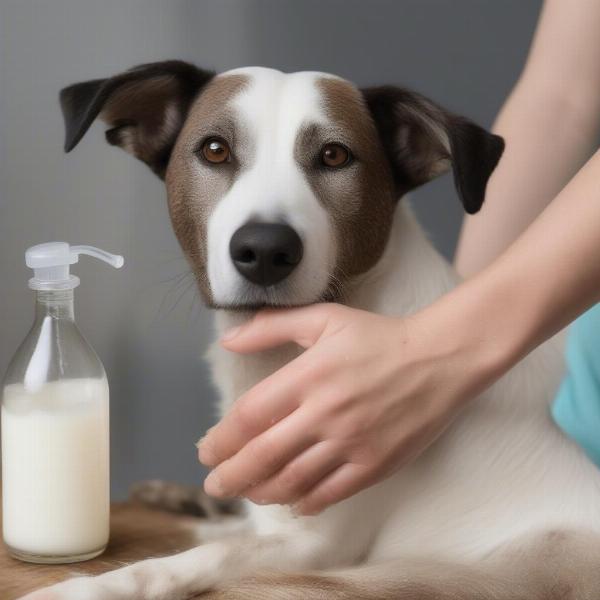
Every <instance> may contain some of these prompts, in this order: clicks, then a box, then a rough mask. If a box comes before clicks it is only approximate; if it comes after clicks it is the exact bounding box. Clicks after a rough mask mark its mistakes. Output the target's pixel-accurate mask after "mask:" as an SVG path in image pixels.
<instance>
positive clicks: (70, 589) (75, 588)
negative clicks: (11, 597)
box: [19, 577, 116, 600]
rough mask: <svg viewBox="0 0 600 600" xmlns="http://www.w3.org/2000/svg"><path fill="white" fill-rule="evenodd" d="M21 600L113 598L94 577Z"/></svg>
mask: <svg viewBox="0 0 600 600" xmlns="http://www.w3.org/2000/svg"><path fill="white" fill-rule="evenodd" d="M19 600H113V596H111V595H109V594H107V593H106V590H102V589H101V587H100V586H99V585H97V584H96V579H95V578H94V577H76V578H75V579H67V581H63V582H61V583H57V584H55V585H52V586H50V587H46V588H42V589H40V590H36V591H35V592H31V593H30V594H27V595H26V596H23V597H21V598H20V599H19ZM115 600H116V599H115Z"/></svg>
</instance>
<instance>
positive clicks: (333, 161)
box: [321, 144, 352, 169]
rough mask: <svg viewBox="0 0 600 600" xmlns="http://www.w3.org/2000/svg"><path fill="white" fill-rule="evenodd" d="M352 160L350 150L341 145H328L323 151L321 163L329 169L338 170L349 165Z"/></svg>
mask: <svg viewBox="0 0 600 600" xmlns="http://www.w3.org/2000/svg"><path fill="white" fill-rule="evenodd" d="M351 159H352V155H351V154H350V150H348V148H346V147H345V146H342V145H341V144H326V145H325V146H323V149H322V150H321V162H322V163H323V164H324V165H326V166H327V167H332V168H334V169H337V168H339V167H343V166H345V165H347V164H348V163H349V162H350V160H351Z"/></svg>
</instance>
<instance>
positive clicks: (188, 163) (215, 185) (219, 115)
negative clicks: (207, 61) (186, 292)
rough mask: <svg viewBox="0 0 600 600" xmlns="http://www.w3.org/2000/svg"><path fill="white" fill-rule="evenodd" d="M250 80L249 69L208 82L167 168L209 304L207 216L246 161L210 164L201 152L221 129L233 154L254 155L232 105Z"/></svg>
mask: <svg viewBox="0 0 600 600" xmlns="http://www.w3.org/2000/svg"><path fill="white" fill-rule="evenodd" d="M247 81H248V78H247V77H245V76H244V75H226V76H218V77H215V78H214V79H213V80H212V81H211V82H210V83H209V84H208V85H207V86H206V88H205V89H204V90H203V91H202V92H201V94H200V95H199V96H198V98H197V99H196V101H195V102H194V104H193V106H192V107H191V109H190V112H189V115H188V118H187V120H186V122H185V124H184V126H183V129H182V131H181V133H180V134H179V137H178V138H177V142H176V144H175V148H174V149H173V152H172V154H171V160H170V162H169V166H168V168H167V174H166V185H167V196H168V203H169V214H170V216H171V222H172V223H173V228H174V230H175V234H176V235H177V239H178V240H179V243H180V244H181V247H182V248H183V251H184V252H185V254H186V256H187V258H188V261H189V262H190V264H191V266H192V269H193V271H194V274H195V275H196V279H197V281H198V286H199V288H200V292H201V294H202V296H203V298H204V300H205V302H206V303H207V304H209V305H211V304H212V295H211V291H210V282H209V281H208V275H207V272H206V269H207V260H208V258H207V246H206V235H207V225H208V217H209V216H210V213H211V212H212V209H213V208H214V206H215V204H216V203H217V202H218V201H219V199H220V198H222V197H223V196H224V195H225V194H226V193H227V191H228V190H229V188H230V187H231V186H232V185H233V182H234V180H235V177H236V175H237V173H238V172H239V170H240V169H241V168H244V167H245V164H244V163H243V162H241V161H240V160H238V159H236V158H234V159H233V160H232V162H231V163H223V164H220V165H210V166H209V165H207V164H205V163H204V162H203V161H202V159H201V158H199V157H198V156H197V153H198V150H199V144H200V143H201V142H202V140H204V139H206V138H207V137H210V136H215V135H216V136H219V137H222V138H224V139H225V140H226V141H227V142H228V143H229V145H230V147H231V148H232V155H233V156H234V157H239V156H241V157H244V158H247V157H248V156H249V150H248V148H247V146H248V141H247V136H246V135H245V133H244V132H243V131H240V130H239V125H237V124H236V123H235V120H234V119H233V117H232V115H231V107H230V106H229V104H230V102H231V100H232V99H233V98H234V97H235V96H236V94H238V93H239V92H240V91H241V90H242V89H243V88H244V86H245V85H246V83H247Z"/></svg>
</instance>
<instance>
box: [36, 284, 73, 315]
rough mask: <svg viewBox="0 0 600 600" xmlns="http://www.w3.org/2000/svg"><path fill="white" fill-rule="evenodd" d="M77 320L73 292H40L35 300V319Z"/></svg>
mask: <svg viewBox="0 0 600 600" xmlns="http://www.w3.org/2000/svg"><path fill="white" fill-rule="evenodd" d="M46 317H51V318H53V319H63V320H67V321H74V320H75V311H74V308H73V290H38V291H37V292H36V299H35V318H36V320H38V319H45V318H46Z"/></svg>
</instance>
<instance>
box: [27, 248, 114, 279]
mask: <svg viewBox="0 0 600 600" xmlns="http://www.w3.org/2000/svg"><path fill="white" fill-rule="evenodd" d="M80 254H87V255H88V256H93V257H94V258H98V259H100V260H103V261H104V262H106V263H108V264H109V265H112V266H113V267H115V269H120V268H121V267H122V266H123V263H124V262H125V261H124V260H123V257H122V256H119V255H118V254H111V253H110V252H106V251H105V250H101V249H100V248H94V246H70V245H69V244H68V243H67V242H48V243H46V244H38V245H37V246H32V247H31V248H28V249H27V251H26V252H25V263H26V264H27V266H28V267H29V268H31V269H33V277H32V278H31V279H30V280H29V287H30V288H31V289H32V290H72V289H73V288H76V287H77V286H78V285H79V277H76V276H75V275H71V274H70V272H69V267H70V266H71V265H73V264H75V263H76V262H79V255H80Z"/></svg>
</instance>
